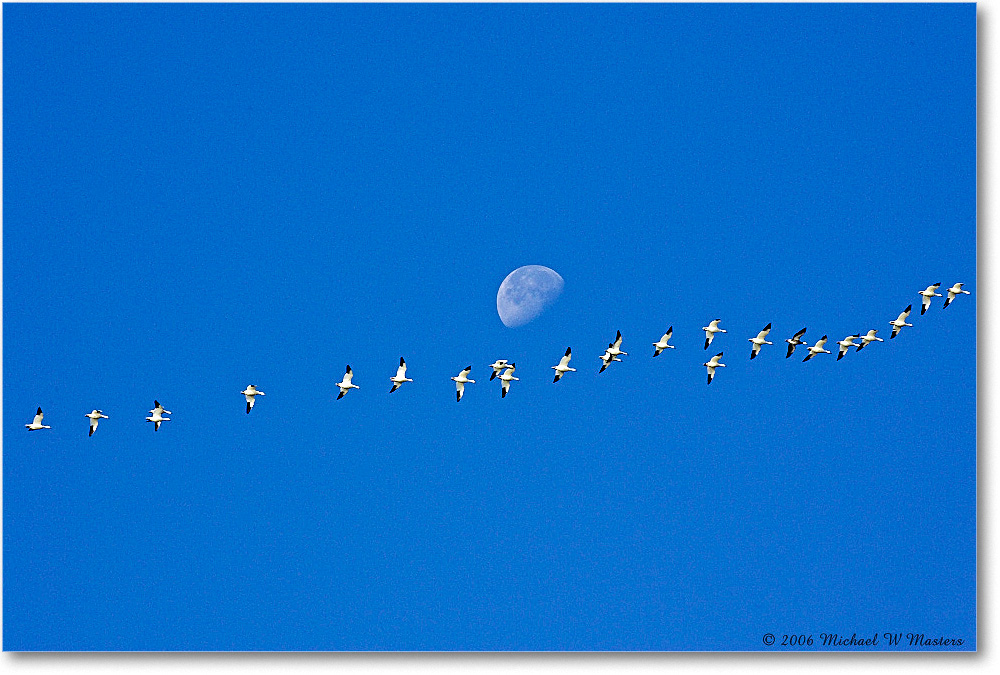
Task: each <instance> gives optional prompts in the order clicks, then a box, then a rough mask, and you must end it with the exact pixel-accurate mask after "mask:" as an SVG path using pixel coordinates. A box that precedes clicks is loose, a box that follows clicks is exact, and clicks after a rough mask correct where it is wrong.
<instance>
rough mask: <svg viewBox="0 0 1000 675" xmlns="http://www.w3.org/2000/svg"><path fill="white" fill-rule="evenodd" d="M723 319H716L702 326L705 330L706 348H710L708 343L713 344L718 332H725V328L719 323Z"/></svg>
mask: <svg viewBox="0 0 1000 675" xmlns="http://www.w3.org/2000/svg"><path fill="white" fill-rule="evenodd" d="M721 322H722V319H715V320H714V321H712V322H711V323H710V324H708V325H707V326H702V327H701V329H702V330H703V331H705V349H708V345H710V344H712V340H714V339H715V334H716V333H725V332H726V331H724V330H723V329H721V328H719V324H720V323H721Z"/></svg>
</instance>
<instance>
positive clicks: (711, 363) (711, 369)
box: [701, 352, 726, 384]
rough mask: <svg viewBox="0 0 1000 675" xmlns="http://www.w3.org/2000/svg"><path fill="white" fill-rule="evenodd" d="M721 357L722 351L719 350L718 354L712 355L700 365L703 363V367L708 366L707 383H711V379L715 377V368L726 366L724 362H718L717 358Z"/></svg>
mask: <svg viewBox="0 0 1000 675" xmlns="http://www.w3.org/2000/svg"><path fill="white" fill-rule="evenodd" d="M721 358H722V352H719V353H718V354H716V355H715V356H713V357H712V358H710V359H709V360H708V362H707V363H703V364H701V365H703V366H705V367H707V368H708V383H709V384H712V379H713V378H714V377H715V369H716V368H725V367H726V364H725V363H719V359H721Z"/></svg>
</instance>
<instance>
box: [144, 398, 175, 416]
mask: <svg viewBox="0 0 1000 675" xmlns="http://www.w3.org/2000/svg"><path fill="white" fill-rule="evenodd" d="M149 413H150V414H151V415H156V414H159V415H160V416H163V415H173V413H172V412H170V411H169V410H164V408H163V406H162V405H160V402H159V401H157V400H155V399H154V400H153V409H152V410H150V411H149Z"/></svg>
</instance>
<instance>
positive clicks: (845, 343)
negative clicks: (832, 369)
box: [837, 333, 861, 361]
mask: <svg viewBox="0 0 1000 675" xmlns="http://www.w3.org/2000/svg"><path fill="white" fill-rule="evenodd" d="M860 338H861V334H860V333H858V334H857V335H848V336H847V337H845V338H844V339H843V340H837V344H838V345H840V351H839V352H837V360H838V361H839V360H840V359H842V358H844V354H846V353H847V350H848V349H850V348H851V347H857V346H858V345H856V344H854V341H855V340H857V339H860Z"/></svg>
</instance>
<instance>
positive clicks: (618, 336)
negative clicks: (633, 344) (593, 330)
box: [615, 331, 622, 340]
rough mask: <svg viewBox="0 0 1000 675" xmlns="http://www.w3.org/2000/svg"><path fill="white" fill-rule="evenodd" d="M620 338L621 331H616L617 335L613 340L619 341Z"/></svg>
mask: <svg viewBox="0 0 1000 675" xmlns="http://www.w3.org/2000/svg"><path fill="white" fill-rule="evenodd" d="M621 336H622V332H621V331H618V334H617V335H615V339H616V340H619V339H621Z"/></svg>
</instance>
